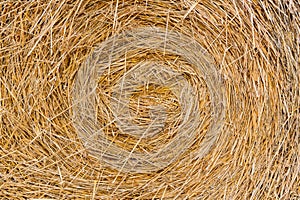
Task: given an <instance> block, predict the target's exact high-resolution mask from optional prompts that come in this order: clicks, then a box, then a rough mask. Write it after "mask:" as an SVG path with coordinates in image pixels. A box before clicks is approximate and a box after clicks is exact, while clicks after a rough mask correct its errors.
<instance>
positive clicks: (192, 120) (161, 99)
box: [73, 27, 225, 173]
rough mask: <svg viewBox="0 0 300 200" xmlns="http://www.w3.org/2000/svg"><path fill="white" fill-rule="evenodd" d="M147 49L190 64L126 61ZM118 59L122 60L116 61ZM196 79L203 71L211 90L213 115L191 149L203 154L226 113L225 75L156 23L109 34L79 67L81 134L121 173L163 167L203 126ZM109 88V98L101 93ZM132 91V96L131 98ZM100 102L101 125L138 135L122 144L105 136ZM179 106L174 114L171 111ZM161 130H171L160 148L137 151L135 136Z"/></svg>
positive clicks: (95, 152) (190, 42)
mask: <svg viewBox="0 0 300 200" xmlns="http://www.w3.org/2000/svg"><path fill="white" fill-rule="evenodd" d="M147 51H148V52H149V51H159V52H161V53H162V54H166V52H167V53H170V54H173V55H176V56H179V57H181V58H183V59H184V60H186V62H187V63H188V64H190V65H191V66H193V67H191V66H190V69H189V71H188V70H187V69H185V66H184V65H180V66H179V67H177V68H176V67H174V66H173V68H172V66H165V64H164V63H163V62H162V61H159V60H154V59H143V60H141V61H139V62H137V63H134V64H133V65H132V66H126V65H127V63H126V59H128V58H127V56H128V55H130V53H131V52H135V53H134V55H135V56H136V55H138V54H139V53H141V54H143V53H144V52H147ZM133 57H134V56H133ZM116 62H120V63H121V64H120V63H119V65H118V66H114V64H115V63H116ZM129 65H130V64H129ZM99 77H100V79H101V77H102V79H109V82H110V83H109V84H108V86H107V87H105V88H102V90H101V91H100V96H99V95H98V94H97V92H96V91H97V86H98V82H99V81H97V79H99ZM199 77H203V79H204V80H205V84H206V86H207V89H208V91H209V101H210V106H211V113H207V114H206V115H211V118H212V119H211V122H210V123H211V124H210V126H209V130H207V132H206V133H205V136H204V138H203V141H202V144H201V146H200V147H199V151H198V153H197V155H195V156H196V157H197V158H201V157H203V156H204V155H205V154H207V153H208V151H209V150H210V148H211V146H212V145H213V144H214V142H215V141H216V139H217V137H218V135H219V133H220V130H221V128H222V126H223V120H224V115H225V100H224V93H223V89H222V88H223V86H222V81H221V79H220V77H219V75H218V72H217V70H216V68H215V67H214V65H213V63H212V61H211V59H210V58H209V55H207V53H205V50H204V49H203V48H202V47H201V46H200V45H199V44H198V43H197V42H196V41H194V40H191V39H190V38H189V37H188V36H186V35H183V34H181V33H179V32H176V31H169V32H166V30H163V29H161V28H153V27H145V28H139V29H135V30H131V31H126V32H123V33H122V34H119V35H116V36H114V37H111V38H109V39H108V40H106V41H105V42H103V43H101V45H100V47H98V48H97V49H96V50H95V51H94V52H93V53H92V55H91V56H90V57H89V58H88V59H87V61H86V63H84V65H83V66H82V67H81V68H80V71H79V72H78V76H77V79H76V84H75V88H74V101H75V105H76V106H75V107H74V108H73V110H74V117H75V118H74V119H75V120H74V123H75V126H76V128H77V130H78V132H79V136H80V138H81V139H82V140H83V141H84V144H85V146H86V147H87V149H89V151H90V153H91V154H93V155H95V156H96V157H98V158H99V159H100V160H102V161H103V162H105V163H106V164H108V165H109V166H111V167H113V168H116V169H118V170H121V171H125V172H142V173H145V172H150V171H155V170H159V169H161V168H164V167H166V166H168V165H169V164H170V163H172V162H173V161H174V160H176V159H178V157H179V156H180V155H181V154H183V153H184V152H185V151H186V149H187V148H189V147H190V146H191V145H192V144H193V143H194V140H195V139H196V137H197V135H198V134H199V133H200V132H201V129H203V122H204V121H205V117H204V118H202V116H201V114H200V113H201V112H202V109H201V108H200V105H199V104H200V102H201V101H204V100H203V99H202V100H201V96H202V95H203V88H202V89H201V88H199V86H202V87H203V83H202V84H199ZM103 85H104V84H103ZM103 85H102V86H103ZM100 88H101V84H100ZM108 90H110V96H109V98H107V97H104V96H107V95H108V93H105V91H108ZM101 95H102V97H103V98H101ZM166 95H167V96H166ZM134 97H137V100H132V99H133V98H134ZM105 98H106V99H107V101H104V99H105ZM97 99H98V100H97ZM98 103H100V104H103V105H102V106H101V107H103V110H102V115H103V114H104V113H106V114H104V115H105V118H106V119H107V120H106V124H115V127H116V128H117V129H118V130H117V131H115V132H120V133H121V134H129V135H130V136H131V137H136V138H138V141H137V142H136V145H135V146H134V147H133V148H131V149H128V150H126V149H123V148H122V147H120V146H118V145H117V144H115V142H114V141H111V140H109V139H108V137H107V136H106V135H105V130H106V131H109V130H107V129H106V128H105V126H108V125H103V124H102V125H101V123H99V122H98V121H97V117H96V116H97V111H96V110H97V109H96V107H97V104H98ZM134 103H135V104H137V105H136V106H134V105H133V104H134ZM174 104H177V105H175V106H174ZM172 105H173V108H172ZM176 108H177V110H178V111H179V113H177V114H176V113H175V112H172V111H174V110H176ZM206 118H207V116H206ZM170 123H171V124H170ZM165 129H168V130H167V131H164V130H165ZM110 131H113V130H110ZM159 134H168V135H173V138H171V139H170V140H169V141H168V143H167V144H164V145H163V147H162V148H160V149H159V150H153V151H150V152H139V151H137V150H136V147H137V145H138V144H139V143H140V140H143V139H151V138H152V137H155V136H156V135H159ZM158 142H159V141H158ZM156 145H159V144H156Z"/></svg>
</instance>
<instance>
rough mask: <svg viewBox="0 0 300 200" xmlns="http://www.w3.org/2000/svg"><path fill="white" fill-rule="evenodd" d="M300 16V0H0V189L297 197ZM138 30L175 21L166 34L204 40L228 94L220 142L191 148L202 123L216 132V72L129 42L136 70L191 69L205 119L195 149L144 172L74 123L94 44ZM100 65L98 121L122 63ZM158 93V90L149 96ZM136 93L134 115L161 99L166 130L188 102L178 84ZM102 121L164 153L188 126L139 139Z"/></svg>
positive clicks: (17, 194) (38, 193) (90, 195)
mask: <svg viewBox="0 0 300 200" xmlns="http://www.w3.org/2000/svg"><path fill="white" fill-rule="evenodd" d="M299 13H300V5H299V3H298V1H292V0H291V1H278V2H277V1H247V2H237V1H227V0H225V1H214V2H212V1H201V2H196V1H151V0H148V1H103V0H101V1H97V0H86V1H75V0H74V1H67V0H63V1H18V2H17V1H3V2H1V3H0V197H1V198H3V199H30V198H54V199H84V198H87V199H152V198H162V199H176V198H177V199H187V198H189V199H196V198H200V199H221V198H224V199H299V198H300V178H299V176H300V171H299V170H300V133H299V130H300V127H299V124H300V94H299V93H300V88H299V86H300V83H299V81H300V66H299V64H300V57H299V56H300V26H299V24H300V16H299ZM143 27H144V28H145V27H157V28H160V29H162V30H166V31H165V32H166V41H168V40H167V38H168V32H169V33H170V35H171V32H172V31H174V32H178V33H180V34H183V35H187V36H188V37H189V38H190V39H191V41H197V43H199V45H201V47H202V48H203V49H205V52H206V53H207V55H209V57H210V58H211V59H212V63H213V64H212V65H210V66H213V67H214V69H213V70H214V71H216V72H217V74H219V75H218V76H220V80H221V83H222V84H221V86H222V87H224V99H225V101H226V102H225V103H224V104H223V105H224V106H223V107H224V108H223V109H222V110H223V111H224V113H225V117H224V119H223V118H222V124H224V126H223V127H222V128H220V129H218V131H217V136H218V137H217V138H216V141H214V143H213V145H212V146H211V148H210V151H209V152H207V154H205V155H203V157H202V156H200V157H198V158H197V157H195V156H194V155H195V153H196V154H197V153H198V154H199V152H200V154H201V152H203V151H202V150H201V145H202V144H203V141H204V138H205V135H206V133H207V132H208V131H209V130H211V128H216V127H215V126H212V124H213V123H214V121H213V119H214V117H215V115H214V114H215V113H216V112H215V111H214V109H216V106H218V105H219V104H215V102H214V101H212V99H213V98H212V94H213V93H212V92H211V90H212V86H214V87H217V88H218V85H213V84H214V83H218V82H213V81H209V80H211V79H210V78H207V77H205V74H204V73H203V71H202V72H194V71H193V70H195V69H197V68H196V66H195V65H196V64H195V63H191V62H189V59H187V55H186V54H185V55H184V56H183V55H181V56H180V55H179V56H178V55H176V52H169V51H165V50H167V48H165V50H164V49H155V50H152V52H151V51H149V49H147V52H146V53H143V52H140V51H135V50H133V52H131V56H132V57H130V55H129V57H128V62H127V61H126V62H125V63H126V64H128V67H130V65H131V66H133V67H134V66H136V64H137V63H138V62H139V61H141V60H148V61H151V62H154V61H155V62H156V63H159V64H158V65H159V66H161V65H162V66H164V67H167V66H168V67H170V68H172V70H174V71H176V72H178V71H179V72H180V69H181V70H182V71H181V72H183V71H184V72H188V73H184V74H185V76H183V78H184V79H185V80H187V82H188V83H189V84H190V85H192V86H193V88H194V89H196V91H197V92H198V93H199V94H201V95H199V98H200V99H202V101H201V100H200V103H199V105H198V104H197V106H199V108H203V109H202V110H201V111H202V112H199V113H198V114H199V116H200V117H199V118H198V119H201V122H204V123H203V124H201V128H200V129H201V131H195V132H192V133H193V134H195V138H196V139H194V140H193V142H192V143H191V144H189V145H188V148H186V149H185V150H184V151H182V152H173V153H174V154H176V156H177V159H174V160H173V159H171V160H169V161H168V162H165V164H164V165H162V166H160V167H159V169H158V168H157V169H155V170H144V169H145V168H144V167H145V164H142V165H141V169H142V170H141V171H138V172H142V173H137V171H135V170H125V171H124V170H120V168H119V167H118V166H116V167H112V166H111V165H109V164H107V162H104V161H103V159H101V157H100V159H99V156H97V154H94V153H92V152H91V150H89V148H87V147H89V146H90V145H86V144H85V141H84V140H83V139H82V137H80V131H78V128H76V120H77V119H76V117H74V108H76V105H75V103H74V99H76V98H74V88H76V81H77V77H78V74H79V72H80V70H82V69H83V68H82V67H83V66H84V64H85V63H86V61H87V59H88V58H89V57H90V56H91V55H92V53H93V52H94V50H95V49H97V47H99V45H100V46H101V44H103V42H104V41H107V40H109V38H112V37H114V36H115V35H120V34H122V33H124V31H125V32H126V31H129V30H136V29H138V28H143ZM169 44H172V43H167V42H166V44H164V47H167V46H168V45H169ZM122 53H123V54H124V53H125V52H122ZM194 53H195V52H194ZM199 55H201V54H199ZM170 61H172V62H170ZM123 63H124V62H123ZM123 63H122V62H121V61H120V62H113V63H111V68H112V69H120V67H122V66H123ZM147 66H149V65H147ZM182 66H184V68H181V67H182ZM170 71H171V70H170ZM105 73H107V72H104V74H103V75H102V76H100V77H98V83H97V88H96V89H97V90H96V92H97V98H96V99H97V102H96V103H95V104H96V106H95V107H96V108H95V109H96V111H97V112H94V110H92V112H93V113H94V114H95V116H94V118H93V119H94V120H96V121H97V122H99V124H101V123H103V122H104V121H105V120H108V119H109V118H104V117H103V116H105V115H104V113H103V111H105V109H106V108H105V109H104V108H103V106H105V105H110V104H109V103H105V102H101V101H104V100H105V98H104V97H103V91H105V89H108V91H107V92H108V94H111V93H109V88H110V86H112V81H113V80H119V77H118V75H119V76H120V77H122V73H124V72H122V71H120V72H118V74H116V75H117V76H114V77H112V76H110V73H108V74H105ZM139 73H140V72H139ZM141 74H143V73H140V75H141ZM195 74H197V76H195ZM107 75H108V76H107ZM193 81H194V82H193ZM195 83H196V84H195ZM142 85H143V84H142ZM114 91H115V93H118V91H120V90H118V88H117V89H115V90H114ZM112 93H113V92H112ZM149 94H150V96H152V97H153V96H154V97H157V98H156V100H153V99H152V100H149V98H148V96H149ZM101 95H102V96H101ZM143 95H144V96H143ZM109 96H111V95H109ZM129 96H130V98H129V99H130V100H129V101H127V103H128V102H129V103H128V107H129V111H130V110H131V111H130V112H133V113H135V112H136V111H138V107H137V103H136V102H137V99H142V101H143V102H144V103H145V104H151V105H154V106H157V105H164V106H163V107H164V108H165V111H164V112H163V111H161V110H160V111H156V112H154V111H153V112H154V114H155V113H156V116H158V117H162V118H161V119H163V120H164V121H165V123H164V125H163V126H162V125H160V123H158V124H157V125H158V126H160V129H162V130H167V129H166V127H170V129H172V128H174V127H176V126H178V124H176V120H175V121H174V119H177V117H178V116H180V115H181V114H182V111H181V110H182V109H181V107H183V106H184V105H182V103H181V102H180V101H179V99H180V98H177V100H174V102H175V103H174V105H173V107H172V105H171V103H170V102H171V100H170V98H169V97H173V99H176V97H178V95H177V96H176V90H175V91H174V89H173V90H172V89H168V88H166V87H160V86H157V85H150V89H149V88H148V89H145V88H144V87H141V88H140V89H139V88H138V89H137V90H136V93H135V94H131V95H129ZM75 97H76V95H75ZM121 100H123V99H121ZM196 100H197V98H196ZM196 100H195V101H196ZM109 102H110V103H111V101H110V100H109ZM218 102H219V101H218ZM116 105H117V104H116ZM75 110H76V109H75ZM113 111H115V112H118V110H117V109H116V110H115V109H114V110H113ZM172 111H174V112H172ZM75 113H76V112H75ZM87 113H89V112H87ZM142 113H143V114H139V115H137V117H136V118H135V124H139V126H140V127H141V128H143V127H148V126H147V120H149V112H148V113H147V112H142ZM119 114H122V112H121V113H119ZM196 114H197V113H196ZM132 115H133V114H132ZM164 115H165V116H164ZM80 116H81V115H80ZM159 121H160V120H159ZM178 123H179V122H178ZM179 124H180V123H179ZM103 130H104V131H103V132H104V133H105V134H106V135H105V137H106V139H108V140H110V141H113V142H114V144H115V145H117V146H118V148H122V149H123V150H126V151H132V149H133V148H135V149H134V150H135V151H136V153H137V155H138V153H140V152H142V151H144V150H147V151H152V152H155V151H159V149H160V148H163V147H164V146H165V144H168V143H170V141H172V140H174V138H176V136H177V135H178V133H179V132H176V131H175V132H174V133H173V134H169V135H168V133H169V132H168V131H160V132H159V133H155V134H154V133H153V132H152V133H153V134H152V135H151V134H150V135H149V138H143V139H139V137H140V136H141V134H140V133H139V132H136V133H135V134H132V135H130V134H128V133H126V132H124V133H116V134H115V133H114V131H116V132H117V130H119V129H118V125H116V126H106V129H103ZM138 130H139V129H138ZM92 141H99V140H92ZM137 144H138V145H137ZM137 146H138V148H136V147H137ZM170 152H171V151H170ZM102 155H103V153H102ZM113 155H115V154H113ZM143 155H144V154H143ZM102 158H103V157H102ZM137 159H139V157H138V158H137ZM158 159H160V157H158ZM118 162H119V161H118V160H117V163H118ZM125 163H126V162H125ZM123 164H124V162H123ZM123 169H124V168H123ZM128 169H134V168H133V167H132V166H131V167H129V168H128Z"/></svg>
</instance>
